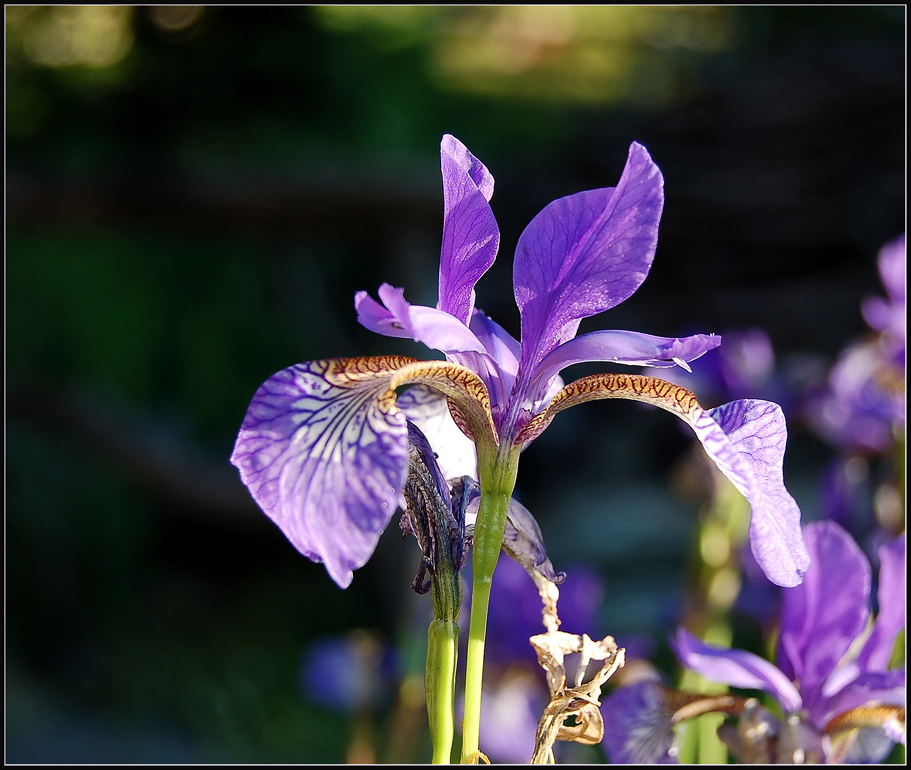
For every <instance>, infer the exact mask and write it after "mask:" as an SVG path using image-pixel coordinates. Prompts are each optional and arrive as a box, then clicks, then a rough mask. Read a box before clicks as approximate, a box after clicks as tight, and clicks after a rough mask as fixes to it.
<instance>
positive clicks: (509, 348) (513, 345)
mask: <svg viewBox="0 0 911 770" xmlns="http://www.w3.org/2000/svg"><path fill="white" fill-rule="evenodd" d="M470 328H471V331H472V332H474V334H475V336H476V337H477V338H478V339H479V340H480V341H481V344H482V345H483V346H484V348H485V350H486V351H487V353H488V356H486V357H483V358H481V357H479V359H478V361H477V362H476V363H477V364H478V365H483V366H484V367H485V369H486V371H487V377H486V378H485V382H487V389H488V390H489V391H490V398H491V404H492V406H493V407H494V410H495V412H496V410H497V408H502V407H503V406H504V405H505V404H506V400H507V398H508V397H509V394H510V393H511V392H512V387H513V384H514V383H515V381H516V374H517V372H518V371H519V353H520V347H519V342H518V340H516V339H515V338H514V337H513V336H512V335H511V334H510V333H509V332H508V331H506V329H504V328H503V327H502V326H500V325H499V324H498V323H496V322H494V321H492V320H491V319H490V318H488V317H487V316H486V315H485V314H484V313H482V312H481V311H480V310H475V311H474V314H473V315H472V317H471V325H470ZM466 365H468V364H467V363H466Z"/></svg>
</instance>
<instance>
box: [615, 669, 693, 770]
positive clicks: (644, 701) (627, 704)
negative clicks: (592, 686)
mask: <svg viewBox="0 0 911 770" xmlns="http://www.w3.org/2000/svg"><path fill="white" fill-rule="evenodd" d="M675 710H676V708H675V706H674V705H673V704H672V703H670V702H669V701H668V699H667V698H666V697H665V696H664V690H663V688H662V687H661V685H659V684H658V683H657V682H651V681H646V682H639V683H637V684H631V685H629V686H627V687H618V688H617V689H616V690H614V691H613V692H612V693H611V694H610V695H608V696H607V698H605V699H604V703H602V704H601V714H602V716H603V717H604V738H603V739H602V740H603V743H604V746H605V748H606V749H607V759H608V761H609V762H611V763H612V764H615V765H676V764H678V761H677V752H676V749H675V747H674V742H675V741H676V739H677V736H676V734H675V733H674V724H673V721H672V719H673V716H674V712H675Z"/></svg>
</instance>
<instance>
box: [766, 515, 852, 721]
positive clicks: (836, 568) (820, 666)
mask: <svg viewBox="0 0 911 770" xmlns="http://www.w3.org/2000/svg"><path fill="white" fill-rule="evenodd" d="M804 540H805V542H806V544H807V548H808V549H809V551H810V557H811V559H812V562H811V564H810V568H809V569H808V570H807V574H806V575H805V576H804V582H803V584H802V585H800V586H795V587H794V588H792V589H790V590H789V591H785V592H784V596H783V599H782V607H781V634H780V636H779V642H778V654H777V656H776V659H777V660H778V664H779V666H781V669H782V671H784V672H785V673H786V674H787V675H788V676H789V677H790V678H791V679H794V680H799V681H800V683H801V692H803V694H804V700H806V701H807V702H808V704H810V703H811V702H814V701H815V699H816V697H817V696H818V695H819V693H820V691H821V690H822V687H823V686H824V684H825V680H826V679H827V678H828V676H829V675H830V674H831V673H832V671H833V670H834V669H835V667H836V665H837V664H838V662H839V661H840V660H841V658H842V657H843V656H844V654H845V653H846V652H847V651H848V648H849V647H850V646H851V643H852V642H853V641H854V640H855V639H856V638H857V637H858V636H859V635H860V633H861V632H862V631H863V629H864V627H865V626H866V624H867V618H868V617H869V615H870V563H869V562H868V561H867V557H866V556H864V554H863V552H862V551H861V550H860V548H859V547H858V546H857V544H856V543H855V542H854V540H853V538H851V536H850V535H848V533H847V532H845V531H844V530H843V529H842V528H841V527H840V526H839V525H838V524H836V523H835V522H834V521H815V522H812V523H810V524H808V525H807V526H806V528H805V530H804Z"/></svg>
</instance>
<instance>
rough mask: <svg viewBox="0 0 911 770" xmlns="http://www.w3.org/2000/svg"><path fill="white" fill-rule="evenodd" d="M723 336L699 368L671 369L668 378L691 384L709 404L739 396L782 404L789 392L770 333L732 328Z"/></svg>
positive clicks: (691, 388)
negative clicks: (778, 371)
mask: <svg viewBox="0 0 911 770" xmlns="http://www.w3.org/2000/svg"><path fill="white" fill-rule="evenodd" d="M721 336H722V338H723V339H724V345H722V346H720V347H717V348H715V349H714V350H710V351H708V352H707V353H706V354H705V356H703V357H702V358H701V359H700V361H699V368H698V369H696V370H695V371H690V372H687V371H684V370H682V369H672V370H670V371H669V372H667V374H665V375H664V376H665V379H667V380H669V381H670V382H676V383H677V384H678V385H683V387H685V388H689V389H690V390H692V391H693V392H694V393H695V394H696V395H697V396H698V397H699V399H700V400H701V401H702V402H703V403H707V404H721V403H724V402H726V401H731V400H733V399H737V398H764V399H768V400H770V401H775V402H776V403H778V404H783V402H784V401H785V399H786V398H787V396H788V393H787V389H786V388H785V387H784V386H783V385H782V383H781V382H780V379H779V377H778V376H777V374H776V371H775V351H774V350H773V348H772V341H771V340H770V339H769V336H768V335H767V334H766V333H765V332H764V331H763V330H762V329H758V328H753V329H738V330H731V331H727V332H725V333H724V334H722V335H721ZM785 411H787V409H786V410H785Z"/></svg>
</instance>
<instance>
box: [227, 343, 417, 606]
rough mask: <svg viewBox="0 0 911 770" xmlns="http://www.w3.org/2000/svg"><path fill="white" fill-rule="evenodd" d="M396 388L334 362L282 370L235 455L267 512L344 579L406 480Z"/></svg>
mask: <svg viewBox="0 0 911 770" xmlns="http://www.w3.org/2000/svg"><path fill="white" fill-rule="evenodd" d="M388 388H389V383H388V381H387V380H382V379H370V380H367V381H365V382H362V383H357V384H354V385H352V383H350V382H344V380H343V379H342V378H341V377H339V376H338V372H337V371H336V368H335V367H334V365H333V362H330V361H313V362H309V363H304V364H297V365H296V366H292V367H289V368H288V369H283V370H282V371H280V372H278V373H277V374H275V375H273V376H272V377H270V378H269V379H268V380H266V382H265V383H264V384H263V385H262V387H260V389H259V390H258V391H257V392H256V395H254V397H253V401H252V402H251V404H250V408H249V410H248V412H247V416H246V418H245V419H244V423H243V426H242V427H241V430H240V435H239V436H238V437H237V443H236V445H235V447H234V453H233V454H232V456H231V462H232V463H233V464H234V465H235V466H237V468H238V469H239V470H240V475H241V479H242V480H243V482H244V484H246V485H247V487H248V488H249V490H250V493H251V494H252V495H253V498H254V500H256V502H257V503H258V504H259V506H260V507H261V508H262V509H263V511H265V513H266V514H267V515H268V516H269V518H271V519H272V520H273V521H274V522H275V523H276V524H277V525H278V526H279V527H280V528H281V530H282V531H283V532H284V533H285V535H286V536H287V537H288V539H289V540H290V541H291V542H292V543H293V544H294V546H295V547H296V548H297V549H298V550H299V551H300V552H301V553H302V554H304V555H305V556H307V557H308V558H310V559H313V560H314V561H322V562H325V564H326V569H327V570H328V572H329V575H330V576H331V577H332V579H333V580H334V581H335V582H336V583H338V584H339V585H340V586H342V587H343V588H344V587H346V586H348V585H349V584H350V583H351V578H352V570H355V569H357V568H358V567H361V566H363V565H364V564H365V563H366V561H367V559H368V558H370V555H371V554H372V553H373V551H374V549H375V548H376V544H377V541H378V540H379V536H380V534H381V533H382V531H383V530H384V529H385V528H386V525H387V524H388V523H389V520H390V519H391V517H392V515H393V514H394V513H395V510H396V506H397V503H398V499H399V495H400V494H401V490H402V486H403V484H404V481H405V472H406V465H407V457H408V451H407V445H408V439H407V430H406V427H405V416H404V415H403V414H402V413H401V412H399V411H398V410H396V409H394V407H393V408H392V409H390V408H389V405H388V404H384V403H381V401H380V396H381V395H382V394H383V393H384V392H386V391H387V390H388Z"/></svg>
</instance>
